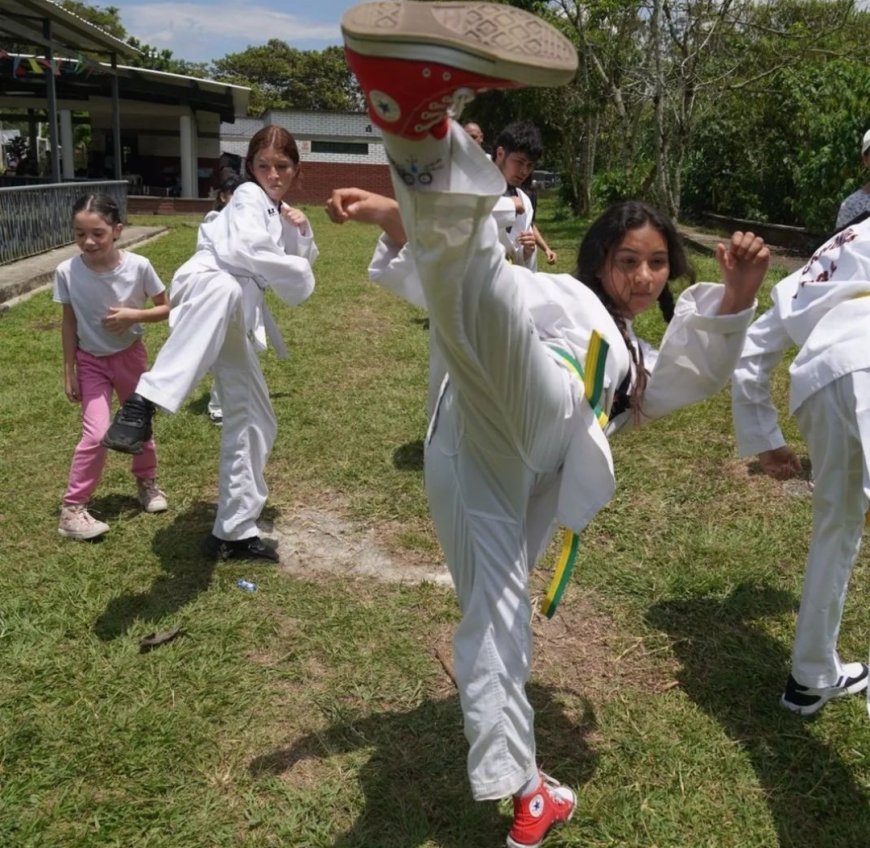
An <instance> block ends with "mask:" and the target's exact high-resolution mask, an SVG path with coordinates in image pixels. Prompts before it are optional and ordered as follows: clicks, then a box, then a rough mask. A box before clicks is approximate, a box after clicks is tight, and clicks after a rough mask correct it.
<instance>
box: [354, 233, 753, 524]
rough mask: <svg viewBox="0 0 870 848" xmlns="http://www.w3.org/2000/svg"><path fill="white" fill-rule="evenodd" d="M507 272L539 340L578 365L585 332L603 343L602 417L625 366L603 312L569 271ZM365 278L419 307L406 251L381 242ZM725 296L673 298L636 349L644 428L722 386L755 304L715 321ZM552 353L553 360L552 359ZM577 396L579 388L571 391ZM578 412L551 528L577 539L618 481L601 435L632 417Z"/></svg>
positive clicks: (706, 290) (714, 291) (707, 293)
mask: <svg viewBox="0 0 870 848" xmlns="http://www.w3.org/2000/svg"><path fill="white" fill-rule="evenodd" d="M513 270H514V274H515V275H517V284H518V285H519V286H520V287H521V289H522V291H523V293H524V295H525V297H526V305H527V307H528V309H529V312H530V313H531V315H532V319H533V321H534V324H535V327H536V329H537V331H538V335H539V336H540V338H541V339H542V340H543V341H545V342H546V343H547V344H548V345H549V346H550V347H551V348H556V347H561V348H563V349H564V350H566V351H567V352H568V353H570V354H571V355H572V356H573V357H574V359H576V360H577V361H578V362H580V363H581V364H582V363H584V361H585V360H586V354H587V350H588V346H589V340H590V336H591V333H592V331H593V330H598V332H599V333H600V334H601V335H602V336H603V337H604V338H605V340H606V341H607V342H608V344H609V345H610V351H609V354H608V357H607V360H606V367H605V380H604V400H603V401H602V403H601V406H602V408H603V409H604V410H605V411H607V410H609V409H610V407H611V405H612V403H613V398H614V395H615V392H616V390H617V388H618V387H619V386H620V384H621V383H622V381H623V379H624V378H625V375H626V374H628V373H629V368H630V365H629V363H630V358H629V354H628V350H627V349H626V347H625V342H624V341H623V340H622V336H621V335H620V333H619V330H618V329H617V327H616V324H615V323H614V321H613V319H612V318H611V317H610V314H609V313H608V312H607V310H606V309H605V308H604V306H603V305H602V303H601V301H600V300H599V299H598V297H597V296H596V295H595V294H594V293H593V292H592V291H591V290H590V289H588V288H587V287H586V286H584V285H583V284H582V283H580V282H579V281H578V280H577V279H576V278H574V277H572V276H571V275H570V274H546V273H536V274H532V272H530V271H528V270H526V269H524V268H520V267H518V266H514V269H513ZM369 276H370V278H371V279H372V281H373V282H376V283H378V284H379V285H382V286H384V287H385V288H388V289H389V290H390V291H392V292H394V293H395V294H398V295H399V296H400V297H403V298H405V299H406V300H408V301H410V302H411V303H413V304H415V305H416V306H421V307H424V308H425V299H424V297H423V290H422V286H421V285H420V282H419V280H418V278H417V273H416V269H415V267H414V261H413V257H412V256H411V253H410V251H409V250H408V248H407V247H403V248H401V249H397V247H396V245H395V243H393V242H392V241H391V240H390V239H389V238H388V237H387V236H385V235H382V236H381V237H380V239H379V241H378V244H377V247H376V248H375V254H374V256H373V258H372V262H371V264H370V266H369ZM723 291H724V289H723V287H722V286H721V285H716V284H712V283H699V284H697V285H694V286H691V287H690V288H688V289H687V290H686V291H684V292H683V293H682V294H681V295H680V297H679V299H678V301H677V304H676V308H675V313H674V318H673V320H672V321H671V323H670V324H669V325H668V328H667V331H666V333H665V336H664V338H663V339H662V345H661V348H660V350H659V351H658V353H657V355H656V352H655V351H654V349H652V348H651V347H649V346H648V345H646V343H643V342H639V343H640V344H643V347H644V358H645V361H646V364H647V366H648V367H650V365H651V374H650V378H649V381H648V383H647V388H646V392H645V394H644V401H643V415H642V420H643V421H647V420H652V419H655V418H661V417H662V416H664V415H667V414H668V413H669V412H673V411H674V410H676V409H679V408H681V407H683V406H687V405H689V404H692V403H695V402H696V401H699V400H703V399H704V398H707V397H709V396H710V395H712V394H714V393H715V392H717V391H719V390H720V389H721V388H722V387H723V386H724V385H725V384H726V382H727V381H728V378H729V376H730V375H731V371H732V370H733V368H734V365H735V363H736V361H737V359H738V357H739V356H740V351H741V350H742V348H743V342H744V338H745V334H746V328H747V327H748V326H749V323H750V322H751V320H752V316H753V314H754V312H755V307H754V306H753V308H751V309H747V310H744V311H743V312H739V313H737V314H734V315H716V312H717V310H718V308H719V304H720V303H721V300H722V294H723ZM632 335H633V334H632ZM436 347H437V346H436ZM434 352H435V353H437V350H435V351H434ZM553 356H554V359H556V360H557V361H560V357H559V356H558V354H556V353H554V354H553ZM441 376H443V366H442V371H441ZM433 378H434V379H437V375H434V374H431V373H430V379H433ZM577 390H578V392H581V391H582V387H581V386H579V384H578V386H577ZM580 412H581V414H580V417H579V419H578V422H579V423H578V427H577V430H576V432H575V434H574V436H573V437H572V439H571V444H570V446H569V448H568V452H567V455H566V458H565V463H564V466H563V468H562V473H561V479H560V481H559V483H558V485H559V492H558V505H557V508H556V517H557V519H558V521H559V523H560V524H562V525H564V526H565V527H568V528H570V529H571V530H574V531H575V532H580V531H581V530H582V529H583V528H584V527H585V526H586V525H587V524H588V523H589V522H590V521H591V520H592V518H593V517H594V516H595V514H596V513H597V512H598V511H599V510H600V509H601V508H602V507H603V506H604V505H605V504H606V503H607V502H608V501H609V500H610V498H611V497H612V496H613V493H614V491H615V487H616V480H615V474H614V469H613V459H612V457H611V453H610V446H609V444H608V441H607V436H609V435H611V434H612V433H615V432H617V431H618V430H620V429H622V428H623V427H626V426H628V425H630V424H631V414H630V412H625V413H623V414H622V415H620V416H619V417H618V418H616V419H614V420H613V421H611V422H609V424H608V425H607V427H606V430H604V431H603V430H602V428H601V426H600V425H599V423H598V421H597V420H596V417H595V415H594V413H593V411H592V408H591V407H590V406H589V404H588V403H584V404H583V405H582V407H581V410H580Z"/></svg>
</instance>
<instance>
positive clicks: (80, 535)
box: [57, 504, 109, 539]
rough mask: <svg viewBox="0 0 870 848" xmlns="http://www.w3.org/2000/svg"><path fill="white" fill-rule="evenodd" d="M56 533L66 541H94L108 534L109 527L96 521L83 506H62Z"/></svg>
mask: <svg viewBox="0 0 870 848" xmlns="http://www.w3.org/2000/svg"><path fill="white" fill-rule="evenodd" d="M57 532H58V533H60V535H61V536H66V538H67V539H96V538H97V536H102V535H103V533H108V532H109V525H108V524H106V522H105V521H97V519H96V518H94V517H93V515H91V514H90V513H89V512H88V510H87V507H85V505H84V504H64V505H63V506H61V508H60V523H59V524H58V525H57Z"/></svg>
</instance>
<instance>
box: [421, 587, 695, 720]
mask: <svg viewBox="0 0 870 848" xmlns="http://www.w3.org/2000/svg"><path fill="white" fill-rule="evenodd" d="M532 632H533V634H534V654H533V660H532V681H533V682H536V683H540V684H543V685H546V686H552V687H554V688H556V689H559V690H561V691H565V692H571V693H572V694H574V695H577V696H579V697H583V698H587V699H589V700H590V701H591V702H593V703H595V704H597V705H601V704H604V703H606V702H607V701H609V700H610V699H611V698H612V697H613V696H614V694H615V693H617V692H619V691H624V690H625V689H626V688H630V689H634V690H640V691H647V692H663V691H666V690H668V689H671V688H673V686H675V685H676V684H675V682H674V678H675V675H676V673H677V670H678V667H679V664H678V663H677V662H676V660H674V659H673V658H672V657H670V656H669V655H668V654H663V653H662V652H661V650H660V649H659V650H656V649H650V648H649V647H648V646H647V645H646V644H645V643H644V640H643V639H640V638H638V639H635V640H633V641H630V642H629V643H628V644H627V645H626V639H625V637H624V635H621V634H619V630H618V628H617V626H616V624H615V623H614V621H613V620H612V619H611V618H610V617H609V616H607V615H604V614H602V613H601V612H600V611H599V610H598V609H597V608H596V604H595V599H594V597H583V598H576V599H572V600H571V602H570V603H563V604H561V605H560V606H559V609H558V610H557V611H556V614H555V616H554V617H553V618H552V619H547V618H545V617H544V616H542V615H539V614H538V613H535V614H534V618H533V620H532ZM432 643H433V653H434V655H435V658H436V660H437V661H438V662H439V663H440V665H441V667H442V669H443V670H444V677H443V684H442V685H441V686H440V687H438V693H439V694H443V695H447V694H449V693H450V692H451V691H452V690H453V689H454V685H455V684H454V683H453V680H452V676H453V629H452V627H450V626H448V625H444V626H443V627H442V628H441V629H440V630H439V632H438V633H436V634H435V635H434V637H433V639H432Z"/></svg>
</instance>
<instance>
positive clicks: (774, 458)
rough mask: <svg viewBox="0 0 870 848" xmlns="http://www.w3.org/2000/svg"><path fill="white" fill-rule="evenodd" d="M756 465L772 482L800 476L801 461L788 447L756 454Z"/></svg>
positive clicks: (784, 446)
mask: <svg viewBox="0 0 870 848" xmlns="http://www.w3.org/2000/svg"><path fill="white" fill-rule="evenodd" d="M758 464H759V465H760V466H761V470H762V471H763V472H764V473H765V474H766V475H767V476H768V477H772V478H773V479H774V480H791V479H792V478H793V477H798V476H799V475H800V474H801V471H802V469H801V461H800V459H799V458H798V455H797V454H796V453H795V452H794V451H793V450H792V449H791V448H790V447H789V446H788V445H783V446H782V447H781V448H774V449H773V450H769V451H762V452H761V453H760V454H758Z"/></svg>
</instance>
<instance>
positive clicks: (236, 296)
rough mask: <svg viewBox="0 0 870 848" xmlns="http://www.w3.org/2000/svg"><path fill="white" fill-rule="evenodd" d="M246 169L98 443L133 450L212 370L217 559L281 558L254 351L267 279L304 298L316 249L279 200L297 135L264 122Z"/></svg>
mask: <svg viewBox="0 0 870 848" xmlns="http://www.w3.org/2000/svg"><path fill="white" fill-rule="evenodd" d="M245 166H246V168H247V172H248V175H249V176H250V177H251V181H250V182H246V183H244V184H242V185H241V186H239V188H238V189H236V191H235V193H234V194H233V198H232V201H231V202H230V204H229V205H228V206H227V207H226V208H225V209H224V210H222V211H221V213H220V214H219V215H218V216H217V217H216V218H215V219H214V220H213V221H210V222H209V223H206V224H203V225H202V226H201V227H200V236H201V244H200V247H199V249H198V250H197V252H196V254H195V255H194V256H193V257H192V258H191V259H189V260H188V261H187V262H186V263H185V264H184V265H182V266H181V268H179V269H178V271H177V272H176V273H175V277H174V278H173V281H172V288H171V293H172V294H171V303H172V309H171V311H170V313H169V324H170V327H171V330H172V331H171V333H170V336H169V339H168V340H167V342H166V344H165V345H164V346H163V348H162V349H161V350H160V353H159V354H158V355H157V358H156V360H155V362H154V365H153V366H152V368H151V370H150V371H148V372H147V373H145V374H144V375H143V376H142V379H141V380H140V381H139V384H138V386H137V389H136V394H135V395H133V396H132V397H131V398H129V399H128V400H127V402H126V403H125V404H124V405H123V406H122V407H121V409H120V410H119V411H118V413H117V415H116V416H115V421H114V422H113V424H112V425H111V427H110V428H109V430H108V432H107V433H106V437H105V440H104V443H105V444H106V446H107V447H110V448H114V449H115V450H120V451H124V452H127V453H136V452H138V451H139V450H140V449H141V445H142V443H143V442H144V441H145V440H146V439H147V438H148V436H149V435H150V432H151V416H152V414H153V412H154V409H155V407H160V408H161V409H163V410H166V411H168V412H176V411H177V410H178V408H179V407H180V406H181V404H182V402H183V401H184V399H185V398H186V397H187V396H188V394H190V392H191V391H192V390H193V388H194V387H195V386H196V385H197V384H198V383H199V381H200V380H201V379H202V378H203V376H204V375H205V373H206V372H207V371H208V370H209V369H211V370H212V372H213V373H214V377H215V382H216V384H217V386H218V391H219V392H220V396H221V400H222V401H223V431H222V434H221V457H220V471H219V493H218V508H217V515H216V517H215V522H214V528H213V531H212V534H211V536H209V539H208V543H207V544H208V549H209V551H210V552H211V553H212V554H213V555H215V556H218V557H220V558H223V559H226V558H229V557H243V558H263V559H270V560H277V558H278V557H277V553H276V552H275V551H274V549H273V548H272V547H271V546H269V545H265V544H264V543H263V542H262V540H261V539H260V537H259V534H258V530H257V524H256V522H257V518H258V517H259V515H260V512H261V510H262V508H263V505H264V504H265V501H266V495H267V491H268V490H267V488H266V481H265V479H264V476H263V470H264V467H265V464H266V459H267V457H268V455H269V451H270V450H271V448H272V443H273V441H274V439H275V433H276V428H277V422H276V420H275V414H274V412H273V411H272V404H271V403H270V401H269V391H268V388H267V387H266V383H265V380H264V379H263V373H262V370H261V369H260V364H259V362H258V358H257V352H258V351H259V350H264V349H265V347H266V330H265V323H264V292H265V289H266V287H267V286H268V287H271V288H272V290H273V291H274V292H275V293H276V294H277V295H278V296H279V297H280V298H281V300H283V301H284V302H285V303H287V304H288V305H290V306H296V305H298V304H300V303H302V302H303V301H304V300H305V299H306V298H307V297H308V296H309V295H310V294H311V292H312V291H313V290H314V275H313V274H312V272H311V264H312V263H313V262H314V260H315V259H316V257H317V247H316V245H315V244H314V238H313V235H312V232H311V225H310V224H309V222H308V220H307V218H306V217H305V215H304V214H303V213H302V212H300V211H299V210H298V209H294V208H292V207H290V206H288V205H287V204H286V203H284V201H283V198H284V197H285V196H286V195H287V192H288V191H289V190H290V188H291V186H292V185H293V181H294V180H295V178H296V175H297V173H298V170H299V151H298V149H297V147H296V142H295V141H294V139H293V136H292V135H290V133H289V132H287V131H286V130H284V129H282V128H281V127H277V126H268V127H264V128H263V129H261V130H260V131H259V132H257V133H256V134H255V135H254V137H253V138H252V139H251V142H250V144H249V146H248V155H247V157H246V159H245Z"/></svg>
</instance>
